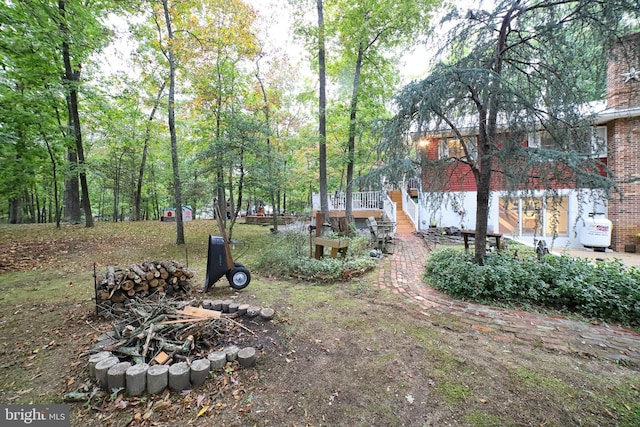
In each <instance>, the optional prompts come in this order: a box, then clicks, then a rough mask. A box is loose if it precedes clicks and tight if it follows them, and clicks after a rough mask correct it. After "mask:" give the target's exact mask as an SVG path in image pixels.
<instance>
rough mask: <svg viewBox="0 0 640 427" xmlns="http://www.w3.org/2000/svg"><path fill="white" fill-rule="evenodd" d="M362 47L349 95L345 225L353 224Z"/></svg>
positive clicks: (360, 45) (361, 47)
mask: <svg viewBox="0 0 640 427" xmlns="http://www.w3.org/2000/svg"><path fill="white" fill-rule="evenodd" d="M363 54H364V47H363V46H362V42H360V44H359V45H358V57H357V59H356V69H355V73H354V75H353V92H352V94H351V107H350V110H351V111H350V114H349V143H348V147H347V185H346V188H347V191H346V195H345V197H346V207H345V216H346V217H347V223H348V224H352V223H353V206H352V203H353V200H352V199H353V165H354V161H355V147H356V117H357V114H358V86H359V85H360V72H361V71H362V56H363Z"/></svg>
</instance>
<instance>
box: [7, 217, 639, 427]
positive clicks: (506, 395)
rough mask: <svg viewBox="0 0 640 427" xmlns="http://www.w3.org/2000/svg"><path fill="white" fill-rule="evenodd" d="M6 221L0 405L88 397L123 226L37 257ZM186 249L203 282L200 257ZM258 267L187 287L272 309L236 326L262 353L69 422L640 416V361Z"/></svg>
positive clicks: (548, 422) (54, 240) (83, 410)
mask: <svg viewBox="0 0 640 427" xmlns="http://www.w3.org/2000/svg"><path fill="white" fill-rule="evenodd" d="M150 226H151V227H157V225H155V224H154V225H150ZM190 227H195V226H194V225H191V226H190ZM0 232H1V233H0V236H1V238H0V253H2V256H1V257H0V264H1V265H0V271H2V273H1V274H0V295H3V296H2V297H0V402H2V403H61V402H62V401H63V396H64V395H65V393H69V392H73V391H76V392H77V391H86V392H88V393H90V394H91V393H92V391H94V384H93V383H92V382H91V381H90V380H89V375H88V369H87V359H88V354H87V349H90V348H91V347H92V345H93V344H94V343H95V342H96V339H97V337H98V335H99V334H100V333H101V332H102V331H104V330H106V329H108V328H109V327H110V322H109V321H107V320H105V319H101V318H98V317H96V315H95V306H94V303H93V301H92V300H91V299H90V296H91V295H90V292H86V291H85V290H84V289H85V288H84V287H86V284H84V283H81V281H83V280H87V277H89V280H90V277H91V276H90V275H89V276H87V274H88V273H89V274H90V273H92V271H91V269H92V267H91V263H90V262H89V263H88V262H87V261H90V260H92V259H102V260H104V259H106V258H111V259H113V260H117V259H119V258H120V257H122V255H115V254H112V252H113V242H115V241H122V239H125V237H124V236H119V235H118V234H117V232H118V231H117V230H116V231H113V230H111V231H109V233H111V234H109V233H107V232H106V231H105V235H104V236H97V237H95V238H92V237H91V234H89V235H84V236H83V237H82V239H79V240H78V241H77V242H76V243H77V244H76V245H75V246H74V245H73V244H70V243H69V242H70V241H71V242H73V239H69V236H68V234H67V233H61V234H60V235H58V236H57V237H56V236H53V237H50V238H47V240H46V241H47V242H48V244H47V245H46V249H45V250H43V251H42V252H38V249H37V248H40V247H43V245H42V242H41V240H40V239H41V238H42V233H35V234H32V235H29V234H28V233H26V234H24V233H18V234H13V233H14V230H13V229H12V230H9V231H7V229H6V228H4V229H1V230H0ZM192 232H195V231H192ZM97 233H98V234H99V233H100V230H98V231H97ZM19 235H20V236H23V237H17V236H19ZM65 236H66V237H65ZM106 236H110V237H106ZM141 240H142V241H143V242H144V239H141ZM80 242H81V243H80ZM134 242H135V239H132V242H131V243H130V244H128V245H127V251H128V252H131V251H134V252H135V250H136V249H135V244H136V243H134ZM140 245H142V246H144V243H140ZM142 246H141V248H140V249H139V250H140V251H142V250H144V249H143V247H142ZM168 246H170V244H168ZM52 248H58V250H57V251H56V250H53V249H52ZM133 256H134V257H135V256H136V255H135V254H134V255H133ZM190 256H191V257H192V259H193V265H194V269H195V270H196V280H195V282H196V283H198V284H201V283H202V281H203V268H204V267H203V266H204V263H203V262H202V256H203V255H202V254H198V253H197V251H194V253H193V254H192V255H190ZM53 267H55V268H53ZM50 269H51V270H50ZM253 276H254V277H253V281H252V284H251V285H250V287H249V288H247V289H246V290H245V291H242V292H233V291H231V290H230V288H228V287H226V286H224V284H221V285H218V286H216V287H215V288H214V289H213V290H212V291H211V292H210V293H209V294H206V295H204V294H202V293H201V291H200V289H198V288H199V286H195V287H194V290H193V293H192V294H191V295H189V298H191V299H195V300H200V299H202V298H210V299H227V298H233V299H235V300H236V301H238V302H245V303H252V304H257V305H263V306H266V305H268V306H270V307H272V308H274V309H275V310H276V316H275V318H274V320H273V321H270V322H265V321H256V320H243V326H244V327H246V328H247V330H250V331H251V333H245V334H242V336H237V337H228V341H229V342H230V343H232V342H234V341H236V342H238V343H240V344H241V345H243V346H244V345H252V346H255V347H256V348H257V349H258V353H259V359H258V362H257V364H256V366H255V368H251V369H241V368H240V367H239V366H238V365H237V364H231V365H229V366H228V367H227V369H226V370H225V371H224V372H218V373H216V375H215V376H213V377H212V378H210V379H209V380H208V381H207V382H206V383H205V385H204V386H202V387H199V388H196V389H193V390H190V391H186V392H183V393H168V392H167V393H164V394H162V395H157V396H142V397H136V398H131V397H128V396H126V395H125V394H123V393H122V392H120V393H104V392H96V393H94V395H93V397H91V398H90V399H87V400H83V401H80V402H75V403H69V405H70V412H71V425H72V426H188V425H194V426H210V425H224V426H447V425H452V426H636V425H640V374H639V372H638V371H637V370H636V369H635V368H633V367H625V366H619V365H616V364H614V363H611V362H608V361H603V360H597V359H587V358H581V357H579V356H576V355H564V354H555V353H550V352H548V351H545V350H544V349H542V348H539V347H537V346H535V345H533V346H529V345H522V344H514V343H502V342H496V341H493V340H490V339H488V338H487V337H486V335H484V334H482V332H481V331H470V330H469V329H468V328H465V327H462V326H461V325H459V324H458V322H457V321H456V319H455V318H454V317H453V316H447V315H438V314H429V313H424V312H423V311H420V310H418V309H417V308H416V307H413V306H411V305H407V304H406V303H405V302H404V301H403V300H401V299H399V298H398V297H396V296H394V295H391V294H389V293H387V292H384V291H382V290H380V289H375V288H373V287H371V286H370V281H369V280H368V278H367V277H366V276H364V277H359V278H353V279H352V280H351V281H349V282H344V283H339V284H334V285H324V286H314V285H309V284H303V283H291V282H284V281H279V280H277V279H274V278H266V277H260V275H259V272H253ZM80 288H82V289H83V290H80ZM225 339H226V338H225Z"/></svg>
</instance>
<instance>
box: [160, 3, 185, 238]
mask: <svg viewBox="0 0 640 427" xmlns="http://www.w3.org/2000/svg"><path fill="white" fill-rule="evenodd" d="M162 7H163V9H164V18H165V23H166V25H167V35H168V38H169V47H168V52H167V53H168V60H169V105H168V115H169V132H170V133H171V164H172V165H173V190H174V196H175V202H176V244H177V245H184V243H185V241H184V223H183V219H182V190H181V184H180V172H179V169H178V139H177V136H176V118H175V85H176V61H175V57H174V51H173V29H172V28H171V16H170V15H169V4H168V0H162Z"/></svg>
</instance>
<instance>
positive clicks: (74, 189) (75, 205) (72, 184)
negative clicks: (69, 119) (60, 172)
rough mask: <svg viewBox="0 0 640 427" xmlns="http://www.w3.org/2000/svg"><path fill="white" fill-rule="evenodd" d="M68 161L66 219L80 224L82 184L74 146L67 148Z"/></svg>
mask: <svg viewBox="0 0 640 427" xmlns="http://www.w3.org/2000/svg"><path fill="white" fill-rule="evenodd" d="M67 126H69V125H67ZM67 162H68V164H69V170H68V172H67V176H66V179H65V181H64V219H65V221H67V222H70V223H72V224H79V223H80V220H81V216H82V213H81V210H80V185H79V183H78V174H77V169H78V161H77V157H76V152H75V151H74V150H73V149H72V148H68V149H67Z"/></svg>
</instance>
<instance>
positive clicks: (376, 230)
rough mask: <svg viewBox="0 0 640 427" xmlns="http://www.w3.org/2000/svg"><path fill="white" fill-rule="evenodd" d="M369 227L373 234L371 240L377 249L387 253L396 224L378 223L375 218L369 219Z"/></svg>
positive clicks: (388, 222)
mask: <svg viewBox="0 0 640 427" xmlns="http://www.w3.org/2000/svg"><path fill="white" fill-rule="evenodd" d="M367 226H368V227H369V232H370V233H371V240H372V241H373V242H374V243H375V244H376V247H377V248H378V249H380V250H382V251H383V252H384V251H386V249H387V247H386V245H387V243H389V242H391V239H392V238H393V229H394V228H395V223H393V222H390V221H378V220H376V219H375V218H374V217H372V216H370V217H368V218H367Z"/></svg>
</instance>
